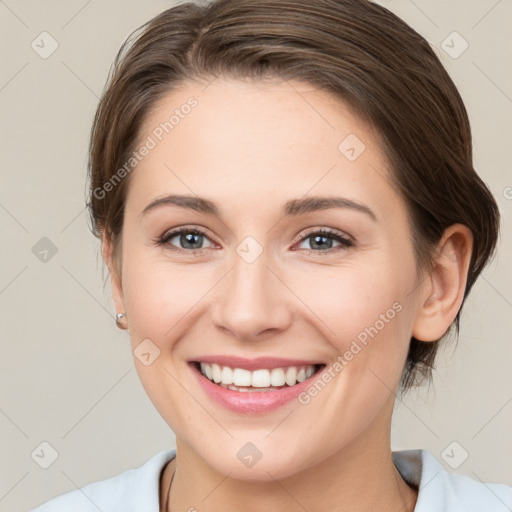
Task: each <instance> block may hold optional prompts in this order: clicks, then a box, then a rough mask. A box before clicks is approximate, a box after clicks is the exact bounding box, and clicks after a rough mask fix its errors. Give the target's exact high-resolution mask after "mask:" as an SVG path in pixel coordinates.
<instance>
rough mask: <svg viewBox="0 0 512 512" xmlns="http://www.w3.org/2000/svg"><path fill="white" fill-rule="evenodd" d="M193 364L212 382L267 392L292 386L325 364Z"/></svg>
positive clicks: (245, 389)
mask: <svg viewBox="0 0 512 512" xmlns="http://www.w3.org/2000/svg"><path fill="white" fill-rule="evenodd" d="M192 364H193V366H194V367H195V368H196V369H197V370H198V371H199V372H200V373H201V374H202V375H203V376H204V377H206V378H207V379H208V380H209V381H210V382H212V383H214V384H217V385H218V386H220V387H223V388H225V389H230V390H232V391H240V392H266V391H277V390H279V389H283V388H290V387H293V386H296V385H297V384H299V383H301V382H304V381H305V380H307V379H309V378H311V377H312V376H313V375H315V374H316V373H318V372H319V371H320V370H321V369H322V368H324V367H325V364H307V365H301V366H286V367H280V368H272V369H267V368H260V369H256V370H252V371H251V370H247V369H245V368H232V367H229V366H224V365H220V364H215V363H206V362H199V361H193V362H192Z"/></svg>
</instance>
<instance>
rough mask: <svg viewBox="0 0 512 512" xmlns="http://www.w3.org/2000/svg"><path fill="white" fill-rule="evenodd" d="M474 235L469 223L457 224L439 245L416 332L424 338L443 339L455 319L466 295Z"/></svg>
mask: <svg viewBox="0 0 512 512" xmlns="http://www.w3.org/2000/svg"><path fill="white" fill-rule="evenodd" d="M472 250H473V236H472V234H471V231H470V230H469V228H468V227H467V226H464V225H463V224H453V225H452V226H450V227H449V228H447V229H446V231H445V232H444V233H443V236H442V238H441V240H440V241H439V244H438V246H437V251H436V257H435V260H434V262H433V270H432V272H431V273H430V274H428V275H427V276H426V277H425V278H424V281H423V283H422V287H421V292H420V296H419V305H418V310H417V312H416V317H415V320H414V325H413V330H412V335H413V336H414V337H415V338H416V339H417V340H420V341H435V340H438V339H440V338H441V337H442V336H443V335H444V334H445V333H446V331H447V330H448V328H449V327H450V325H451V324H452V322H453V321H454V319H455V317H456V316H457V313H458V312H459V309H460V306H461V304H462V301H463V299H464V291H465V289H466V282H467V274H468V269H469V263H470V260H471V253H472Z"/></svg>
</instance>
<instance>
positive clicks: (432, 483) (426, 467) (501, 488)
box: [393, 450, 512, 512]
mask: <svg viewBox="0 0 512 512" xmlns="http://www.w3.org/2000/svg"><path fill="white" fill-rule="evenodd" d="M393 461H394V463H395V466H396V467H397V469H398V471H399V472H400V474H401V475H402V477H403V478H404V480H406V481H407V482H410V483H412V484H414V485H416V486H418V488H419V491H418V501H417V503H416V508H415V512H433V511H435V512H482V511H483V510H485V511H486V512H510V510H512V487H510V486H508V485H505V484H498V483H486V482H481V481H479V480H476V479H474V478H470V477H468V476H464V475H457V474H452V473H449V472H448V471H446V470H445V469H444V467H443V466H442V465H441V463H440V462H439V461H438V460H437V459H436V458H435V457H434V456H433V455H432V454H431V453H430V452H429V451H427V450H404V451H398V452H393Z"/></svg>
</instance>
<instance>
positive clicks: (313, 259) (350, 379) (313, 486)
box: [103, 78, 472, 512]
mask: <svg viewBox="0 0 512 512" xmlns="http://www.w3.org/2000/svg"><path fill="white" fill-rule="evenodd" d="M190 96H193V97H195V98H196V99H197V101H198V105H197V106H196V107H195V108H194V109H193V110H192V111H191V113H190V114H189V115H187V116H185V117H184V118H183V119H180V122H179V124H178V125H177V126H175V127H174V129H173V131H172V132H170V133H169V134H168V135H166V136H165V137H164V138H163V140H162V141H161V142H159V143H158V144H157V146H156V147H155V148H154V149H152V150H151V151H150V152H149V154H148V155H147V156H146V157H145V158H144V159H143V160H142V161H141V162H140V163H139V164H138V165H137V167H136V168H135V170H134V171H132V174H131V175H130V178H129V179H130V183H129V189H128V195H127V198H126V209H125V218H124V228H123V236H122V243H121V246H120V247H118V248H117V249H118V254H117V256H115V255H114V253H113V247H112V244H111V243H110V240H109V239H108V238H106V237H105V238H104V240H103V251H104V257H105V260H106V262H107V264H108V266H109V269H110V272H111V278H112V290H113V297H114V301H115V306H116V311H117V312H126V314H127V321H128V329H129V331H130V337H131V343H132V349H135V348H136V347H137V345H138V344H139V343H140V342H141V341H142V340H144V339H149V340H151V342H152V343H154V344H155V345H156V346H157V347H158V348H159V350H160V356H159V357H158V358H157V359H155V360H154V361H153V363H152V364H150V365H148V366H145V365H144V364H142V363H141V362H140V361H139V360H138V359H137V358H135V359H134V361H135V365H136V368H137V372H138V374H139V377H140V379H141V382H142V384H143V386H144V388H145V390H146V392H147V394H148V396H149V397H150V399H151V400H152V402H153V403H154V405H155V407H156V408H157V410H158V411H159V412H160V414H161V415H162V417H163V418H164V419H165V421H166V422H167V423H168V424H169V426H170V427H171V428H172V430H173V431H174V432H175V434H176V445H177V452H178V455H177V458H176V459H175V460H173V461H172V462H171V463H169V464H168V466H167V467H166V468H165V471H164V472H163V475H162V480H161V489H160V497H161V503H165V500H166V497H165V494H166V492H167V488H168V485H169V481H170V478H171V476H172V474H173V472H174V470H175V469H176V474H175V477H174V480H173V483H172V492H171V499H170V503H169V508H168V509H169V510H171V509H172V510H188V509H189V508H190V507H195V508H196V509H198V510H201V511H220V510H222V511H223V512H229V511H234V510H237V511H238V510H239V509H240V503H243V509H244V510H246V511H256V510H258V511H260V510H274V511H279V512H288V511H290V512H291V511H296V510H297V508H298V504H300V507H303V508H304V509H306V510H310V511H333V510H350V511H353V512H356V511H363V510H364V511H368V510H380V511H381V512H386V511H393V512H396V511H397V510H402V511H407V510H414V506H415V503H416V497H417V491H416V489H414V488H412V487H410V486H409V485H407V484H406V483H405V482H404V481H403V480H402V478H401V477H400V475H399V473H398V471H397V470H396V468H395V467H394V465H393V463H392V459H391V447H390V428H391V415H392V410H393V403H394V398H395V393H396V392H397V390H398V386H399V381H400V377H401V374H402V369H403V366H404V363H405V360H406V354H407V349H408V344H409V340H410V338H411V336H413V335H414V336H415V337H416V338H417V339H420V340H423V341H432V340H436V339H438V338H440V337H441V336H442V335H443V334H444V333H445V332H446V330H447V329H448V327H449V326H450V324H451V323H452V321H453V320H454V318H455V316H456V314H457V312H458V310H459V308H460V305H461V302H462V299H463V292H464V287H465V283H466V275H467V270H468V265H469V259H470V254H471V248H472V238H471V234H470V232H469V230H468V229H467V228H466V227H465V226H462V225H459V224H457V225H453V226H451V227H450V228H449V229H448V230H447V231H446V232H445V234H444V236H443V238H442V240H441V241H440V243H439V256H438V258H437V259H436V262H435V268H434V270H433V271H432V273H431V274H428V275H423V276H418V275H417V268H416V262H415V258H414V252H413V245H412V241H411V236H410V233H411V227H410V225H409V222H408V217H407V210H406V206H405V203H404V201H403V200H402V198H401V197H400V196H399V195H398V193H397V192H396V190H395V189H394V188H393V187H392V186H391V183H390V180H389V176H390V171H389V169H388V164H387V162H386V159H385V157H384V155H383V153H382V151H381V149H380V146H379V139H378V136H377V134H375V133H374V132H373V131H372V130H371V129H370V127H368V126H367V125H365V124H364V123H363V122H362V121H361V120H360V119H359V118H358V117H357V116H355V115H354V114H353V113H352V111H351V109H350V108H349V106H348V105H346V104H344V103H343V102H341V101H340V100H339V99H336V98H334V97H333V96H332V95H330V94H329V93H327V92H325V91H321V90H317V89H315V88H314V87H313V86H311V85H309V84H304V83H300V82H283V81H281V82H278V81H265V82H264V81H258V82H249V81H246V82H244V81H241V80H233V79H230V80H228V79H226V78H217V79H216V80H214V81H213V82H212V83H211V84H210V85H208V83H207V82H204V83H200V82H193V81H190V82H187V83H185V84H183V85H182V86H181V87H180V88H179V89H178V90H174V91H173V92H171V93H169V94H168V95H167V96H166V97H165V98H164V99H163V100H162V101H161V102H160V103H159V104H158V105H157V106H156V108H155V109H154V110H153V111H152V112H151V114H150V116H149V117H148V118H147V119H146V121H145V123H144V126H143V127H142V129H141V131H140V134H139V135H140V137H139V140H140V141H144V140H146V138H147V136H148V135H151V134H152V131H153V130H154V129H155V127H157V126H158V125H159V123H161V122H163V121H164V120H166V119H168V118H169V115H170V113H172V111H173V110H174V109H175V108H179V107H180V105H183V104H184V103H186V101H187V99H188V98H189V97H190ZM349 134H356V135H357V137H359V139H360V140H362V141H363V142H364V144H365V146H366V149H365V151H364V152H363V153H362V154H361V155H360V156H359V157H358V158H357V159H356V160H355V161H353V162H351V161H349V160H348V159H347V158H346V157H345V156H344V155H343V154H342V153H341V152H340V151H339V150H338V145H339V144H340V142H341V141H342V140H343V139H344V138H345V137H346V136H347V135H349ZM171 193H172V194H184V195H189V196H200V197H205V198H207V199H210V200H211V201H214V202H215V203H216V204H217V205H218V206H219V208H220V210H221V213H222V219H219V218H216V217H213V216H211V215H208V214H206V213H201V212H197V211H192V210H188V209H185V208H180V207H177V206H161V207H156V208H153V209H152V210H150V211H148V212H147V213H146V214H141V212H143V210H144V209H145V207H146V206H147V205H148V204H149V203H151V202H152V201H154V200H155V199H157V198H161V197H163V196H165V195H168V194H171ZM303 196H307V197H311V196H340V197H344V198H348V199H351V200H353V201H357V202H358V203H362V204H364V205H366V206H367V207H368V208H370V209H371V210H372V211H373V212H374V214H375V216H376V219H377V220H373V219H372V218H371V216H370V215H368V214H365V213H363V212H360V211H357V210H355V209H349V208H331V209H324V210H319V211H316V212H310V213H306V214H302V215H297V216H288V217H283V216H282V215H281V208H282V207H283V205H284V203H285V202H286V201H289V200H291V199H298V198H302V197H303ZM182 226H186V227H191V228H194V227H199V228H202V229H203V230H204V231H206V233H207V238H199V242H198V244H201V240H202V247H203V249H202V251H201V252H200V253H196V254H193V253H192V249H190V248H188V247H190V245H189V246H187V245H185V246H184V245H183V240H182V242H181V245H180V237H179V236H178V237H174V238H173V239H172V241H168V242H167V243H166V244H164V245H158V244H156V243H155V240H157V239H158V238H159V237H161V236H162V235H164V234H165V233H166V232H168V231H169V230H170V229H172V228H176V227H182ZM312 228H314V229H312ZM317 228H318V229H320V228H327V229H330V230H334V231H336V232H338V233H339V234H341V235H345V236H347V235H348V236H350V237H352V239H353V240H355V245H354V246H353V247H348V248H346V247H343V246H341V245H340V244H339V242H337V241H336V240H334V239H327V243H329V242H330V243H331V244H332V246H331V245H328V246H327V247H325V245H324V247H323V248H318V247H316V248H315V247H314V246H313V245H312V244H313V243H314V240H313V239H312V237H311V234H313V233H315V229H317ZM249 235H250V236H252V237H253V238H254V239H255V240H257V242H258V243H259V244H260V246H261V247H262V248H263V252H262V253H261V255H260V256H259V257H258V258H257V259H256V260H255V261H254V262H252V263H247V262H246V261H245V260H244V259H243V258H241V257H240V256H239V255H238V254H237V252H236V248H237V246H238V245H239V244H240V242H242V240H244V238H245V237H247V236H249ZM307 235H310V236H309V238H308V236H307ZM171 242H172V243H171ZM185 243H186V242H185ZM180 248H181V250H182V252H179V250H178V249H180ZM187 251H188V252H187ZM397 301H398V303H399V304H400V305H401V306H402V309H401V311H400V312H399V313H398V314H396V316H395V317H394V318H393V319H392V320H390V321H389V322H388V323H386V325H385V327H384V328H383V329H381V330H380V331H379V333H378V335H377V336H375V337H374V338H373V339H371V341H370V342H369V343H368V345H367V346H366V347H365V348H364V349H363V350H361V351H360V352H359V353H358V354H357V355H356V356H355V357H354V358H353V359H352V361H350V363H349V364H347V365H346V366H345V367H344V369H343V370H342V371H341V372H339V373H338V374H337V376H336V377H335V378H334V379H333V380H332V381H331V382H330V383H329V384H328V385H327V386H326V387H325V389H323V390H322V391H321V392H320V393H319V394H318V395H317V396H316V397H314V398H313V399H312V400H311V401H310V403H309V404H307V405H301V404H299V403H298V402H297V401H292V402H290V403H288V404H286V405H284V406H283V407H280V408H279V409H277V410H276V411H274V412H269V413H265V414H257V415H243V414H238V413H235V412H232V411H229V410H227V409H224V408H223V407H221V406H220V405H217V404H216V403H213V402H212V401H211V400H210V399H209V398H208V397H207V395H206V394H205V393H204V392H203V390H202V388H201V387H200V386H199V384H198V382H197V379H196V378H195V376H194V375H193V374H192V372H191V370H190V368H189V367H188V365H187V363H186V361H187V360H189V359H190V358H194V357H195V356H199V355H214V354H215V355H216V354H228V355H238V356H242V357H247V358H251V357H258V356H262V355H266V356H275V357H288V358H301V359H306V360H320V361H325V363H326V364H327V365H329V364H332V363H334V362H335V361H336V358H337V356H338V355H340V354H343V353H345V351H346V350H348V349H349V347H350V345H351V343H352V341H353V340H354V339H355V338H356V337H357V335H358V334H359V333H360V332H361V331H363V330H364V329H365V327H368V326H372V325H374V324H375V322H376V321H377V320H378V319H379V318H380V315H381V314H383V313H386V311H387V310H389V309H390V308H391V307H392V305H393V304H394V303H396V302H397ZM249 441H250V442H252V443H253V444H254V445H256V446H257V447H258V449H259V450H260V452H261V453H262V458H261V459H260V460H259V461H258V462H257V463H256V464H255V465H254V466H253V467H251V468H247V467H246V466H245V465H244V464H242V463H241V462H240V460H239V459H238V458H237V456H236V454H237V452H238V450H240V448H241V447H242V446H244V445H245V444H246V443H247V442H249ZM203 498H204V499H203ZM201 500H203V501H201ZM300 507H299V508H300Z"/></svg>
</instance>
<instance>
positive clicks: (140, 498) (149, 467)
mask: <svg viewBox="0 0 512 512" xmlns="http://www.w3.org/2000/svg"><path fill="white" fill-rule="evenodd" d="M175 455H176V450H167V451H164V452H160V453H158V454H157V455H154V456H153V457H152V458H151V459H149V460H148V461H147V462H146V463H145V464H143V465H142V466H140V467H138V468H136V469H130V470H127V471H124V472H123V473H120V474H119V475H117V476H114V477H111V478H108V479H106V480H100V481H98V482H93V483H90V484H88V485H86V486H85V487H82V488H81V489H76V490H74V491H70V492H68V493H66V494H62V495H61V496H58V497H56V498H54V499H52V500H50V501H47V502H46V503H44V504H42V505H40V506H39V507H37V508H36V509H33V510H31V511H30V512H70V511H73V512H98V510H101V511H102V512H121V511H122V512H158V510H159V482H160V472H161V470H162V469H163V467H164V466H165V464H167V462H168V461H170V460H171V459H173V458H174V457H175Z"/></svg>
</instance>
